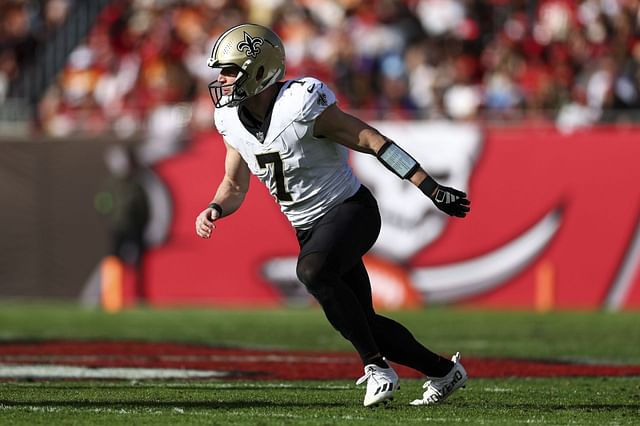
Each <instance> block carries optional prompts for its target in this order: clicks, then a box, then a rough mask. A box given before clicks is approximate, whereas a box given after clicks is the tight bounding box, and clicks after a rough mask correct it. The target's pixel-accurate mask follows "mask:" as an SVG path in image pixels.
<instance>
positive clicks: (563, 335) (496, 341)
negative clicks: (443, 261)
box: [0, 304, 640, 425]
mask: <svg viewBox="0 0 640 426" xmlns="http://www.w3.org/2000/svg"><path fill="white" fill-rule="evenodd" d="M388 315H389V316H390V317H392V318H394V319H396V320H399V321H400V322H402V323H404V324H405V325H406V326H408V328H410V329H411V330H412V331H413V332H414V334H415V335H416V337H417V338H418V339H419V340H421V341H422V342H424V343H426V344H427V345H428V346H429V347H430V348H432V349H433V350H435V351H438V352H441V353H443V354H451V353H452V352H453V351H460V352H461V353H462V354H463V362H464V359H465V357H469V356H474V357H479V356H480V357H500V358H506V357H515V358H522V359H543V360H556V361H572V362H581V363H607V364H620V365H626V364H635V365H638V364H640V316H639V315H638V314H637V313H617V314H612V313H601V312H599V313H588V312H571V313H549V314H543V315H540V314H534V313H526V312H487V311H468V310H453V309H442V308H438V309H427V310H420V311H404V312H392V313H388ZM48 339H55V340H58V339H74V340H96V339H108V340H119V339H125V340H144V341H157V342H188V343H200V344H208V345H225V346H239V347H249V348H280V349H292V350H293V349H305V350H318V351H328V350H331V351H350V350H351V349H350V347H349V345H348V344H347V343H346V342H344V341H343V340H342V338H341V337H340V336H338V335H337V333H336V332H335V331H333V330H332V329H331V328H330V326H329V325H328V324H327V323H326V320H325V319H324V317H323V315H322V313H321V312H320V311H319V310H317V309H297V310H296V309H288V310H284V309H283V310H213V309H211V310H205V309H171V310H152V309H135V310H129V311H125V312H122V313H119V314H115V315H112V314H106V313H102V312H99V311H95V310H87V309H81V308H77V307H71V306H65V305H32V304H31V305H24V304H22V305H16V304H3V305H0V341H1V342H3V343H7V342H13V341H33V340H48ZM356 379H357V377H355V376H354V377H345V378H344V380H338V381H336V380H332V381H289V382H286V381H282V382H281V381H273V380H272V381H250V380H237V381H235V380H234V381H227V380H220V379H216V380H191V381H178V380H171V381H159V380H149V381H142V380H140V381H126V380H119V381H117V380H100V381H96V380H94V381H26V380H12V381H3V382H0V424H123V423H127V424H254V425H262V424H273V425H277V424H322V425H326V424H363V425H365V424H374V423H376V424H405V423H409V424H418V423H427V422H436V423H438V424H505V425H507V424H520V423H534V424H578V425H583V424H586V425H596V424H597V425H601V424H608V425H618V424H640V377H637V376H636V377H558V378H502V379H498V378H483V379H480V378H475V379H474V378H471V379H470V381H469V382H468V384H467V387H466V389H464V390H462V391H459V392H457V393H456V394H455V395H454V396H453V397H452V398H451V399H450V400H448V401H447V402H446V403H444V404H442V405H440V406H436V407H411V406H409V405H408V404H407V403H408V401H410V400H411V399H414V398H416V397H418V396H419V395H420V393H421V384H422V381H421V380H416V379H407V380H403V382H402V389H401V391H400V393H399V395H398V397H397V398H396V400H395V401H394V402H393V403H392V404H391V405H390V406H389V407H388V408H377V409H373V410H372V409H366V408H364V407H362V406H361V404H362V397H363V394H364V391H363V389H362V388H358V387H356V386H355V384H354V382H355V380H356Z"/></svg>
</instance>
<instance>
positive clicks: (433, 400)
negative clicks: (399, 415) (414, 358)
mask: <svg viewBox="0 0 640 426" xmlns="http://www.w3.org/2000/svg"><path fill="white" fill-rule="evenodd" d="M451 361H453V368H452V369H451V371H449V373H447V375H446V376H444V377H440V378H433V379H431V380H427V381H426V382H425V383H424V385H422V388H423V389H427V390H426V391H425V392H424V394H423V395H422V399H416V400H414V401H412V402H411V405H433V404H437V403H439V402H442V401H444V400H445V399H447V397H448V396H449V395H451V394H452V393H453V392H455V391H456V390H457V389H459V388H461V387H464V384H465V383H466V382H467V379H468V378H469V376H468V375H467V371H466V370H465V369H464V367H463V366H462V364H460V352H456V354H455V355H454V356H453V357H451Z"/></svg>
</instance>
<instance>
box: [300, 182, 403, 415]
mask: <svg viewBox="0 0 640 426" xmlns="http://www.w3.org/2000/svg"><path fill="white" fill-rule="evenodd" d="M379 230H380V217H379V214H378V209H377V204H376V203H375V200H374V199H373V197H372V196H371V194H370V193H369V191H368V190H366V188H362V189H361V190H360V191H358V193H357V194H356V195H354V196H353V197H351V198H350V199H348V200H346V201H345V202H344V203H342V204H341V205H339V206H337V207H335V208H334V209H332V210H331V211H330V212H329V213H328V214H327V215H325V216H324V217H323V218H322V219H320V221H319V222H318V223H317V224H315V226H314V227H313V228H312V229H311V230H308V231H299V232H298V239H299V241H300V245H301V252H300V256H299V258H298V265H297V271H296V272H297V274H298V278H299V279H300V281H302V282H303V283H304V284H305V286H306V287H307V289H308V291H309V292H310V293H311V294H312V295H313V296H314V297H315V298H316V299H317V300H318V302H319V303H320V305H321V306H322V309H323V311H324V313H325V315H326V317H327V319H328V320H329V322H330V323H331V325H333V327H334V328H336V330H338V331H339V332H340V333H341V334H342V335H343V336H344V337H345V338H346V339H348V340H349V341H350V342H351V343H352V344H353V346H354V348H355V349H356V350H357V351H358V354H359V355H360V357H361V358H362V361H363V364H364V365H365V376H363V377H362V378H361V379H360V380H359V381H358V383H363V382H364V381H367V392H366V395H365V400H364V405H365V406H368V405H373V404H377V403H379V402H382V401H385V400H388V399H391V398H392V397H393V393H394V392H395V389H397V384H398V376H397V375H396V374H395V372H394V371H393V369H391V368H389V366H388V365H387V364H386V362H385V361H384V360H383V359H382V356H381V355H380V350H379V348H378V346H377V344H376V342H375V340H374V338H373V336H372V334H371V330H370V328H369V321H368V319H367V316H366V314H365V312H364V311H363V309H362V308H361V306H360V304H359V302H358V300H357V298H356V297H355V295H354V294H353V292H352V290H351V289H350V288H349V287H348V286H347V285H345V283H344V282H343V281H342V280H341V278H340V277H341V276H342V275H343V274H344V273H345V272H346V271H348V270H349V269H351V267H352V266H353V264H354V263H356V262H358V261H360V258H361V256H362V255H363V254H364V253H365V252H366V251H367V250H369V248H370V247H371V246H372V245H373V243H374V242H375V240H376V238H377V236H378V232H379Z"/></svg>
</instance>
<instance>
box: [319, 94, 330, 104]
mask: <svg viewBox="0 0 640 426" xmlns="http://www.w3.org/2000/svg"><path fill="white" fill-rule="evenodd" d="M327 104H328V102H327V95H325V94H324V93H322V92H318V105H321V106H327Z"/></svg>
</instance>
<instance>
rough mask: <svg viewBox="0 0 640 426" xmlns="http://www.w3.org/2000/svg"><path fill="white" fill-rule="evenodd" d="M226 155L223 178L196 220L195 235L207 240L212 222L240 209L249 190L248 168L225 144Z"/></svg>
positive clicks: (233, 150)
mask: <svg viewBox="0 0 640 426" xmlns="http://www.w3.org/2000/svg"><path fill="white" fill-rule="evenodd" d="M225 146H226V148H227V153H226V155H225V160H224V177H223V178H222V181H221V182H220V184H219V185H218V189H217V191H216V194H215V196H214V197H213V199H212V200H211V202H210V203H209V205H208V206H207V208H205V209H204V210H203V211H202V212H200V214H199V215H198V217H197V218H196V234H198V236H199V237H202V238H209V236H210V235H211V230H212V229H213V228H215V225H214V224H213V222H215V221H216V220H218V219H220V218H221V217H224V216H228V215H230V214H231V213H233V212H235V211H236V210H238V209H239V208H240V205H242V202H243V201H244V197H245V195H246V194H247V191H248V190H249V175H250V172H249V167H248V166H247V163H245V162H244V160H243V159H242V157H241V156H240V153H239V152H238V151H236V150H235V149H233V148H232V147H231V146H230V145H229V144H227V143H226V142H225Z"/></svg>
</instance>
